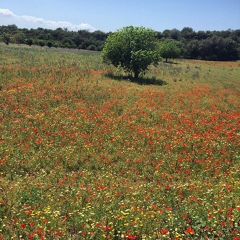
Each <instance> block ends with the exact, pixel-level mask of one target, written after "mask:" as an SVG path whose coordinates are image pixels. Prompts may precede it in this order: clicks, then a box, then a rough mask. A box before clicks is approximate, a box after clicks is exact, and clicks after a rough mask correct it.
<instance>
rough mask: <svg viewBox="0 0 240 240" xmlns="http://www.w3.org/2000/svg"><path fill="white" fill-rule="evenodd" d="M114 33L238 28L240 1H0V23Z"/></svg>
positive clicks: (22, 26) (239, 26)
mask: <svg viewBox="0 0 240 240" xmlns="http://www.w3.org/2000/svg"><path fill="white" fill-rule="evenodd" d="M8 24H16V25H17V26H18V27H21V28H24V27H25V28H38V27H42V28H51V29H56V28H57V27H62V28H65V27H66V28H68V29H69V30H74V31H77V30H80V29H88V30H89V31H94V30H101V31H104V32H110V31H112V32H114V31H115V30H116V29H119V28H122V27H124V26H129V25H132V26H143V27H148V28H152V29H154V30H155V31H160V32H161V31H164V30H165V29H173V28H176V29H178V30H181V29H182V28H184V27H191V28H193V29H194V30H195V31H199V30H204V31H206V30H211V31H212V30H227V29H233V30H236V29H240V0H0V25H8Z"/></svg>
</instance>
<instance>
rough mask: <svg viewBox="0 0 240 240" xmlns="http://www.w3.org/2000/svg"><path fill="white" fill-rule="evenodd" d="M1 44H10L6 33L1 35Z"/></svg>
mask: <svg viewBox="0 0 240 240" xmlns="http://www.w3.org/2000/svg"><path fill="white" fill-rule="evenodd" d="M2 39H3V42H4V43H6V44H7V45H8V44H9V43H10V35H9V34H8V33H5V32H4V33H3V35H2Z"/></svg>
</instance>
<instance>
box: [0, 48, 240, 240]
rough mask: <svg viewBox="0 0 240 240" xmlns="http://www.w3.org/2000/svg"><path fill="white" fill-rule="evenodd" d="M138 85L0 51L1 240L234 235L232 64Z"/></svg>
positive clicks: (90, 64) (237, 224)
mask: <svg viewBox="0 0 240 240" xmlns="http://www.w3.org/2000/svg"><path fill="white" fill-rule="evenodd" d="M144 79H145V80H144ZM144 79H141V81H140V83H139V82H133V81H130V80H129V79H127V77H125V76H124V75H123V73H122V72H121V71H120V70H115V69H113V68H111V67H109V66H105V65H103V64H102V61H101V57H100V55H99V54H91V53H89V54H87V53H81V52H80V51H76V52H70V51H64V50H61V51H60V50H54V49H44V48H34V47H32V48H31V47H21V46H17V45H9V46H4V45H0V133H1V135H0V239H16V240H18V239H96V240H100V239H115V240H117V239H146V240H147V239H174V240H177V239H184V240H185V239H198V240H199V239H215V240H217V239H219V240H220V239H224V240H225V239H232V240H239V239H240V151H239V150H240V145H239V139H240V131H239V129H240V121H239V120H240V111H239V106H240V95H239V94H240V62H205V61H190V60H189V61H188V60H178V61H176V63H175V64H165V63H160V64H159V66H157V67H152V68H151V71H149V73H148V74H147V75H146V76H145V78H144ZM146 81H149V82H151V83H152V84H146Z"/></svg>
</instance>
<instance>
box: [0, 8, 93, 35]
mask: <svg viewBox="0 0 240 240" xmlns="http://www.w3.org/2000/svg"><path fill="white" fill-rule="evenodd" d="M1 16H2V17H8V18H9V17H10V18H14V19H16V21H17V20H21V21H24V22H28V23H33V24H38V25H45V26H46V27H51V28H67V29H68V30H73V31H78V30H89V31H91V32H92V31H95V30H97V29H96V28H94V27H92V26H91V25H89V24H87V23H80V24H73V23H70V22H64V21H50V20H45V19H43V18H37V17H33V16H27V15H23V16H17V15H15V14H14V13H13V12H11V11H10V10H8V9H1V8H0V17H1Z"/></svg>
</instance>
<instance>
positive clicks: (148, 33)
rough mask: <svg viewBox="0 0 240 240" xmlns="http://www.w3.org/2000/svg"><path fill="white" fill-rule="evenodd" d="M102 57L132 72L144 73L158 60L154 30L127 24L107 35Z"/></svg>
mask: <svg viewBox="0 0 240 240" xmlns="http://www.w3.org/2000/svg"><path fill="white" fill-rule="evenodd" d="M102 57H103V60H104V62H106V63H109V64H113V65H114V66H115V67H121V68H123V69H124V70H125V71H126V72H128V73H130V74H134V78H136V79H137V78H138V77H139V74H141V73H143V74H144V73H145V71H146V70H147V69H148V67H149V65H151V64H156V63H157V62H158V61H159V54H158V52H157V38H156V32H155V31H153V30H152V29H149V28H144V27H133V26H128V27H124V28H122V29H119V30H118V31H116V32H114V33H112V34H111V35H109V36H108V38H107V40H106V42H105V45H104V48H103V51H102Z"/></svg>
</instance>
